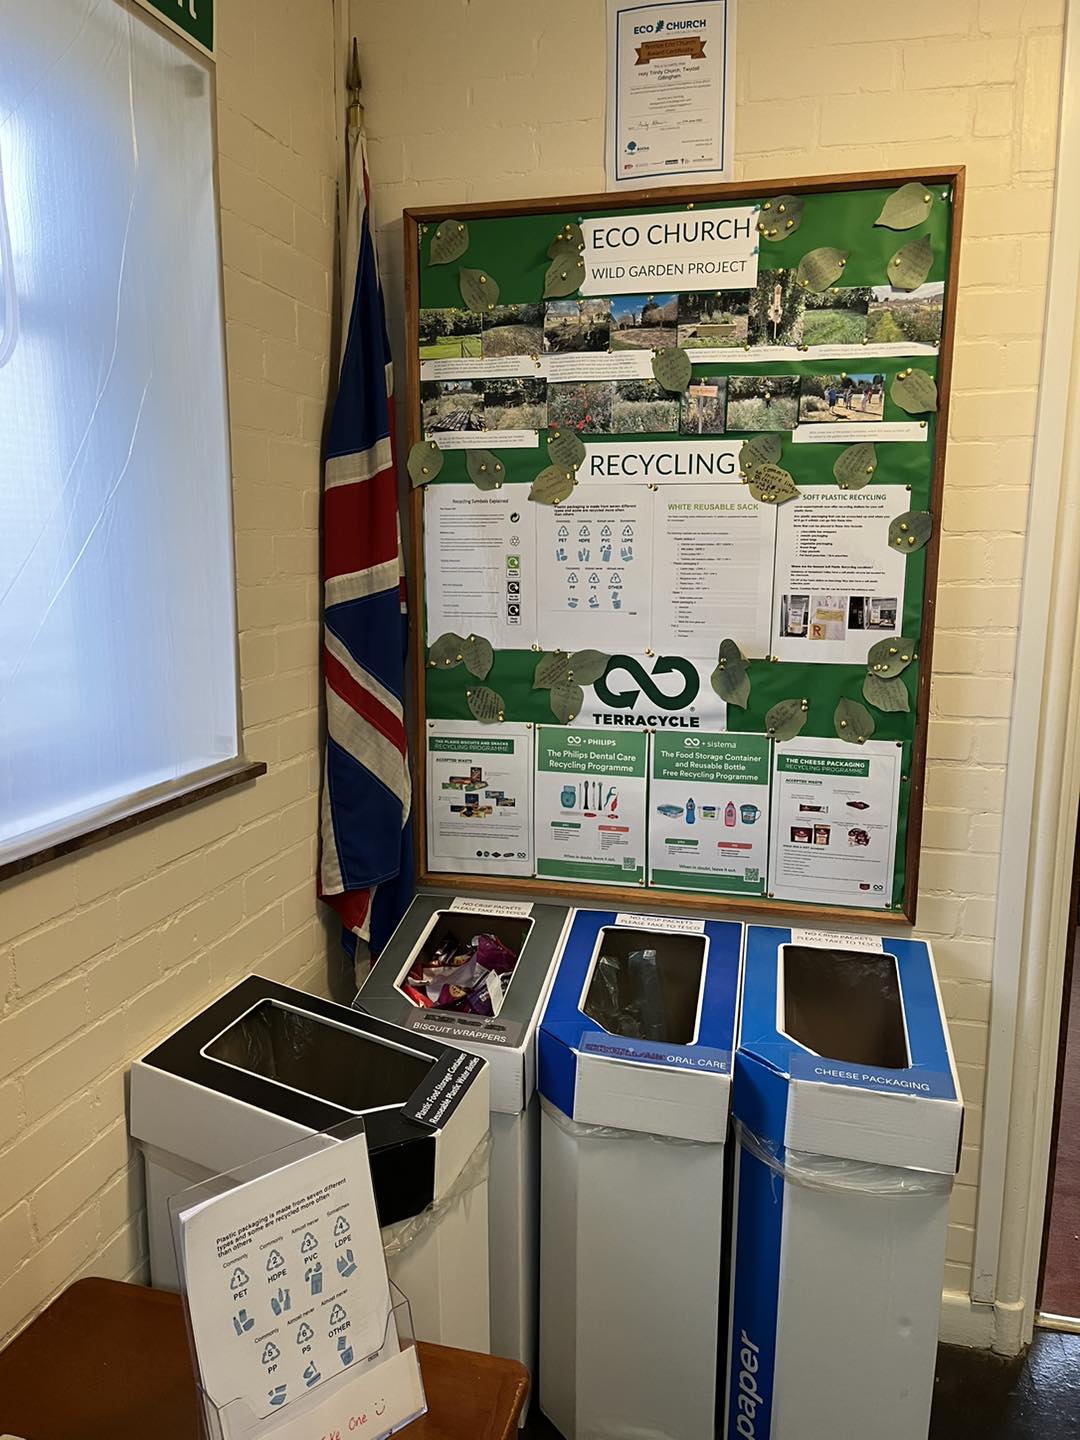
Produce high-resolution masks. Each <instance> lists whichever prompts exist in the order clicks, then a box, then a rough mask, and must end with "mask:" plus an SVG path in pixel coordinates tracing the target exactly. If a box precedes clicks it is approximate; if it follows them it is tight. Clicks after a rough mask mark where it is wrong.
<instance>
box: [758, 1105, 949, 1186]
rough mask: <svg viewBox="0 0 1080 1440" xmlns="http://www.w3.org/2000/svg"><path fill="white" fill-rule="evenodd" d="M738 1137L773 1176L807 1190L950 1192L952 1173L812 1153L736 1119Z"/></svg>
mask: <svg viewBox="0 0 1080 1440" xmlns="http://www.w3.org/2000/svg"><path fill="white" fill-rule="evenodd" d="M733 1124H734V1126H735V1137H736V1139H737V1140H738V1142H739V1144H740V1145H741V1146H742V1148H743V1149H744V1150H747V1151H749V1153H750V1154H751V1155H752V1156H753V1157H754V1159H755V1160H760V1161H761V1163H762V1164H763V1165H767V1166H768V1167H769V1169H770V1170H771V1171H772V1172H773V1174H774V1175H778V1176H779V1177H780V1179H781V1180H785V1181H787V1182H788V1183H790V1184H793V1185H804V1186H805V1187H806V1188H807V1189H808V1190H830V1191H843V1192H844V1193H845V1194H849V1195H871V1196H874V1197H876V1198H879V1199H885V1200H889V1199H897V1198H901V1197H903V1196H907V1195H948V1194H949V1193H950V1192H951V1190H952V1186H953V1177H952V1176H951V1175H939V1174H938V1173H937V1172H936V1171H933V1170H905V1169H902V1168H901V1167H900V1166H897V1165H871V1164H868V1163H867V1162H866V1161H863V1160H841V1159H839V1158H838V1157H837V1156H834V1155H811V1154H808V1153H807V1152H806V1151H805V1150H787V1149H784V1148H783V1147H781V1146H778V1145H774V1144H772V1142H771V1141H768V1140H763V1139H762V1138H761V1136H760V1135H755V1134H754V1132H753V1131H752V1130H748V1129H747V1128H746V1126H745V1125H744V1124H743V1123H742V1121H741V1120H738V1119H735V1120H734V1121H733Z"/></svg>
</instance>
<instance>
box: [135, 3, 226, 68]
mask: <svg viewBox="0 0 1080 1440" xmlns="http://www.w3.org/2000/svg"><path fill="white" fill-rule="evenodd" d="M139 3H140V4H141V5H144V6H145V7H146V9H147V10H152V11H153V12H154V14H155V15H161V16H162V17H163V18H164V19H165V20H167V21H168V22H169V24H170V25H171V26H172V28H173V29H174V30H179V31H180V33H181V34H182V35H186V36H187V37H188V38H189V39H190V40H194V41H195V43H196V45H198V46H200V48H201V49H203V50H205V51H206V53H207V54H208V55H212V54H213V53H214V0H139Z"/></svg>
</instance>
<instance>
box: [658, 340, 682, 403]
mask: <svg viewBox="0 0 1080 1440" xmlns="http://www.w3.org/2000/svg"><path fill="white" fill-rule="evenodd" d="M690 369H691V366H690V356H689V355H688V354H687V353H686V351H685V350H680V349H678V347H677V346H676V347H673V348H672V349H670V350H657V352H656V354H655V355H654V356H653V362H652V373H653V374H654V375H655V376H656V378H657V380H658V381H659V383H660V384H661V385H662V386H663V387H664V389H665V390H670V391H671V393H672V394H673V395H681V394H682V392H683V391H684V390H685V389H686V387H687V385H689V384H690Z"/></svg>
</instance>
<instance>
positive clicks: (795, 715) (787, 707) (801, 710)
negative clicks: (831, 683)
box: [765, 700, 810, 740]
mask: <svg viewBox="0 0 1080 1440" xmlns="http://www.w3.org/2000/svg"><path fill="white" fill-rule="evenodd" d="M809 711H810V702H809V700H779V701H778V702H777V703H776V704H775V705H774V706H773V707H772V709H771V710H768V711H766V713H765V734H766V735H768V737H769V739H770V740H794V739H795V736H796V735H798V734H799V732H800V731H801V730H802V728H803V726H804V725H805V724H806V717H807V715H808V713H809Z"/></svg>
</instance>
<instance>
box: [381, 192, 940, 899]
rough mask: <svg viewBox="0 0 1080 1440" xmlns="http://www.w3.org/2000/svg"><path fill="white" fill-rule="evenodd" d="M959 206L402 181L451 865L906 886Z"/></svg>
mask: <svg viewBox="0 0 1080 1440" xmlns="http://www.w3.org/2000/svg"><path fill="white" fill-rule="evenodd" d="M961 204H962V172H959V171H945V172H931V173H930V174H928V175H921V176H920V175H910V176H908V175H903V176H898V175H895V174H890V175H881V176H874V175H868V176H864V177H855V179H853V180H849V181H844V182H840V181H836V182H829V181H827V180H818V181H815V180H807V181H804V182H798V183H797V184H792V185H790V186H789V189H788V192H786V193H778V192H777V191H776V190H775V188H774V187H769V186H761V187H755V186H754V185H753V184H752V183H749V182H748V183H745V184H740V185H737V186H724V187H714V188H713V189H712V190H710V189H708V188H704V189H702V190H701V191H700V192H699V193H698V194H696V195H695V196H694V198H693V199H683V198H681V196H679V195H676V192H670V194H669V195H667V196H666V198H665V200H664V202H663V203H657V201H656V200H655V198H653V199H651V200H649V201H642V200H635V197H633V196H631V195H620V196H619V197H618V200H614V199H609V200H608V201H607V202H606V206H605V204H604V203H603V202H600V203H598V201H597V197H582V198H581V199H580V200H575V199H573V198H570V199H567V200H553V201H550V202H535V201H531V202H522V203H520V204H514V203H508V204H506V205H505V206H477V207H468V206H465V207H462V208H461V209H460V210H457V211H455V210H453V209H447V210H446V211H443V212H439V214H438V215H436V214H435V213H434V212H420V213H417V214H415V215H414V214H409V213H407V215H406V225H407V229H408V233H409V236H410V239H411V240H412V241H414V242H415V254H416V265H417V269H416V274H415V282H414V284H413V285H412V294H413V302H412V307H413V308H412V310H411V313H410V316H409V320H410V330H409V333H410V337H411V343H412V344H414V345H415V349H414V350H413V353H412V354H411V355H410V364H409V381H410V384H409V424H410V441H411V443H414V444H416V445H420V444H423V446H424V447H426V448H424V449H422V450H421V451H419V452H418V453H419V454H420V455H423V456H429V457H430V456H433V455H434V454H435V451H433V450H432V449H431V447H432V446H434V447H436V449H437V451H438V456H437V463H436V464H435V465H434V467H432V466H430V465H429V464H428V463H427V462H426V461H421V462H419V463H420V464H421V465H422V466H423V469H422V470H420V471H416V472H414V468H413V466H412V464H410V473H411V474H412V475H413V479H414V481H417V480H420V481H422V482H423V483H417V484H415V485H414V490H413V523H414V534H415V536H416V540H415V547H416V548H415V551H414V557H415V564H414V567H413V568H414V571H415V593H416V600H417V607H416V608H417V611H418V613H419V623H418V629H417V648H418V654H417V657H416V667H417V668H416V678H417V685H418V693H419V696H420V703H421V713H422V714H423V716H424V718H425V723H426V726H427V730H426V745H425V747H424V753H423V754H422V755H421V756H419V757H418V762H419V765H420V766H421V768H422V770H423V775H424V785H423V787H422V790H421V794H422V796H423V800H424V806H423V809H424V815H423V828H424V831H425V836H426V839H425V843H424V856H425V865H426V868H427V870H429V871H430V872H431V873H433V874H438V873H440V872H442V873H451V872H456V873H458V874H461V875H466V876H467V875H469V874H474V875H478V876H483V875H487V876H490V877H492V878H495V877H498V876H500V875H505V876H507V877H510V876H516V877H520V878H521V880H522V881H524V882H528V881H529V880H530V879H544V880H548V881H565V882H567V883H570V882H574V883H576V884H578V885H580V884H586V885H588V884H592V885H595V886H598V887H602V886H612V885H634V886H639V887H644V888H650V887H651V888H656V889H658V890H663V891H665V892H669V893H671V892H680V891H681V892H685V894H686V895H687V897H688V898H691V897H693V896H695V895H697V896H702V895H703V894H713V895H717V896H721V897H722V896H725V895H729V896H732V897H733V898H734V897H738V896H739V895H756V896H759V897H762V898H763V899H764V900H765V901H766V902H767V901H769V900H774V901H776V902H777V904H778V906H779V905H783V906H785V907H787V908H791V907H792V906H793V905H794V906H804V905H805V906H808V907H814V906H818V907H836V906H842V907H848V908H850V909H853V910H860V909H866V910H877V911H888V910H903V912H904V914H905V915H906V917H907V918H909V919H911V918H913V916H914V904H915V896H916V877H917V867H918V847H917V835H918V830H919V826H918V824H917V823H916V824H912V823H911V822H912V815H911V813H910V812H911V811H912V808H913V805H914V804H919V803H921V799H920V798H919V797H921V791H922V783H921V781H922V774H921V772H922V767H923V764H924V756H925V724H926V701H927V685H926V677H925V675H924V664H925V661H924V658H923V657H924V655H928V654H929V649H930V645H931V643H932V635H931V633H930V628H929V619H928V615H927V610H926V606H925V595H926V588H927V577H928V574H932V573H933V565H934V557H935V554H936V544H937V536H936V531H937V519H938V516H939V513H940V501H941V497H940V485H941V479H940V477H941V474H942V468H943V467H942V456H943V447H944V430H945V412H946V407H947V401H948V389H947V383H946V376H947V371H948V350H949V347H950V346H951V335H952V314H953V308H954V304H955V294H954V293H953V290H954V284H953V278H952V277H953V275H954V272H955V265H954V263H953V259H954V254H955V247H956V245H957V243H958V225H959V211H960V208H961ZM912 242H917V250H918V257H917V258H918V259H919V265H918V266H916V265H914V263H913V261H912V259H911V257H912V255H914V252H912V251H905V250H904V249H903V247H905V246H906V245H910V244H911V243H912ZM905 256H907V257H908V258H905ZM927 267H928V268H927ZM924 272H925V273H924ZM429 471H431V472H432V473H430V474H427V472H429ZM478 656H479V657H480V658H479V659H478V658H477V657H478ZM575 665H576V666H577V671H576V673H575ZM728 667H730V668H728ZM851 706H857V707H859V708H858V709H857V710H855V711H852V710H851V709H850V707H851ZM838 707H839V708H838ZM849 714H855V715H857V716H859V717H860V722H859V724H857V725H853V726H851V727H847V725H846V722H845V723H842V722H843V719H844V717H845V716H847V715H849ZM862 716H868V717H869V719H868V720H867V721H863V720H862V719H861V717H862ZM481 722H484V723H481ZM473 737H475V741H474V738H473ZM570 737H578V738H577V739H576V740H575V743H574V746H573V747H571V746H570V745H569V740H570ZM647 737H651V738H652V746H651V750H650V749H649V746H648V745H646V743H645V742H646V739H647ZM690 739H693V740H696V741H697V742H698V743H697V745H695V746H694V747H692V749H686V748H685V746H683V742H685V741H687V740H690ZM500 740H501V745H499V746H498V747H496V748H492V746H493V742H495V741H500ZM456 746H460V747H461V752H460V753H461V756H462V760H461V762H460V763H459V762H458V760H457V759H456V755H457V753H458V752H457V751H456V750H455V748H454V747H456ZM470 746H471V747H472V753H469V751H470ZM578 746H580V747H581V748H580V749H579V748H578ZM596 747H599V748H596ZM680 747H682V748H680ZM571 749H572V750H573V753H570V752H571ZM785 755H789V756H790V757H792V759H793V762H794V759H796V758H798V757H802V760H803V761H805V762H806V763H807V764H809V763H810V762H811V761H813V762H814V763H819V762H820V764H821V765H822V766H823V767H824V770H823V775H822V777H821V778H822V779H823V781H825V782H827V784H826V787H825V788H829V786H832V787H833V788H834V789H835V786H836V785H837V784H838V783H839V781H840V779H842V778H844V777H845V775H846V779H847V781H849V782H851V783H854V781H855V780H856V779H858V780H859V786H861V789H860V788H859V786H857V787H856V789H857V790H858V791H859V793H854V791H853V792H852V793H851V794H846V793H841V792H840V791H837V792H836V794H835V796H832V795H830V798H826V799H824V800H822V802H821V803H822V804H825V805H826V806H828V816H827V818H821V817H822V816H823V815H824V814H825V812H816V813H817V814H818V816H819V818H817V819H816V820H815V819H805V818H800V816H803V815H805V816H812V815H813V814H814V813H815V812H813V811H806V812H802V811H800V810H799V809H798V808H797V807H798V806H799V805H808V804H813V803H814V801H813V799H807V798H806V796H805V795H801V794H799V793H797V791H798V786H797V785H796V783H795V782H796V777H797V775H798V774H800V773H801V774H802V776H803V783H804V785H805V784H806V783H807V777H808V775H809V771H807V770H803V771H801V772H800V771H798V769H797V768H796V767H795V765H794V763H793V765H792V766H791V767H788V766H786V765H784V764H783V763H782V762H783V761H784V756H785ZM834 757H835V759H836V760H837V761H838V762H843V763H841V764H840V765H839V768H833V767H832V762H833V759H834ZM575 759H576V760H577V761H578V762H579V763H578V765H577V768H576V769H575V768H574V764H573V763H572V762H573V761H574V760H575ZM826 761H828V762H829V763H828V764H826ZM856 761H857V762H858V767H857V768H859V769H860V770H861V769H864V768H865V770H866V773H865V774H864V775H858V776H856V775H855V773H854V771H853V770H852V769H851V765H852V764H853V763H854V762H856ZM580 762H587V763H580ZM474 776H479V777H480V778H479V779H477V780H474ZM684 780H686V781H688V782H689V783H683V782H684ZM616 796H617V798H615V797H616ZM913 796H914V797H915V799H914V800H913V798H912V797H913ZM613 803H614V807H615V808H614V810H612V808H611V807H612V804H613ZM859 806H865V808H864V809H862V810H860V809H859V808H858V807H859ZM793 807H795V808H793ZM849 812H850V813H849ZM732 816H734V817H735V819H734V823H731V817H732ZM807 833H808V834H809V840H807V839H806V838H805V837H806V834H807ZM826 837H827V838H826Z"/></svg>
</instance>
